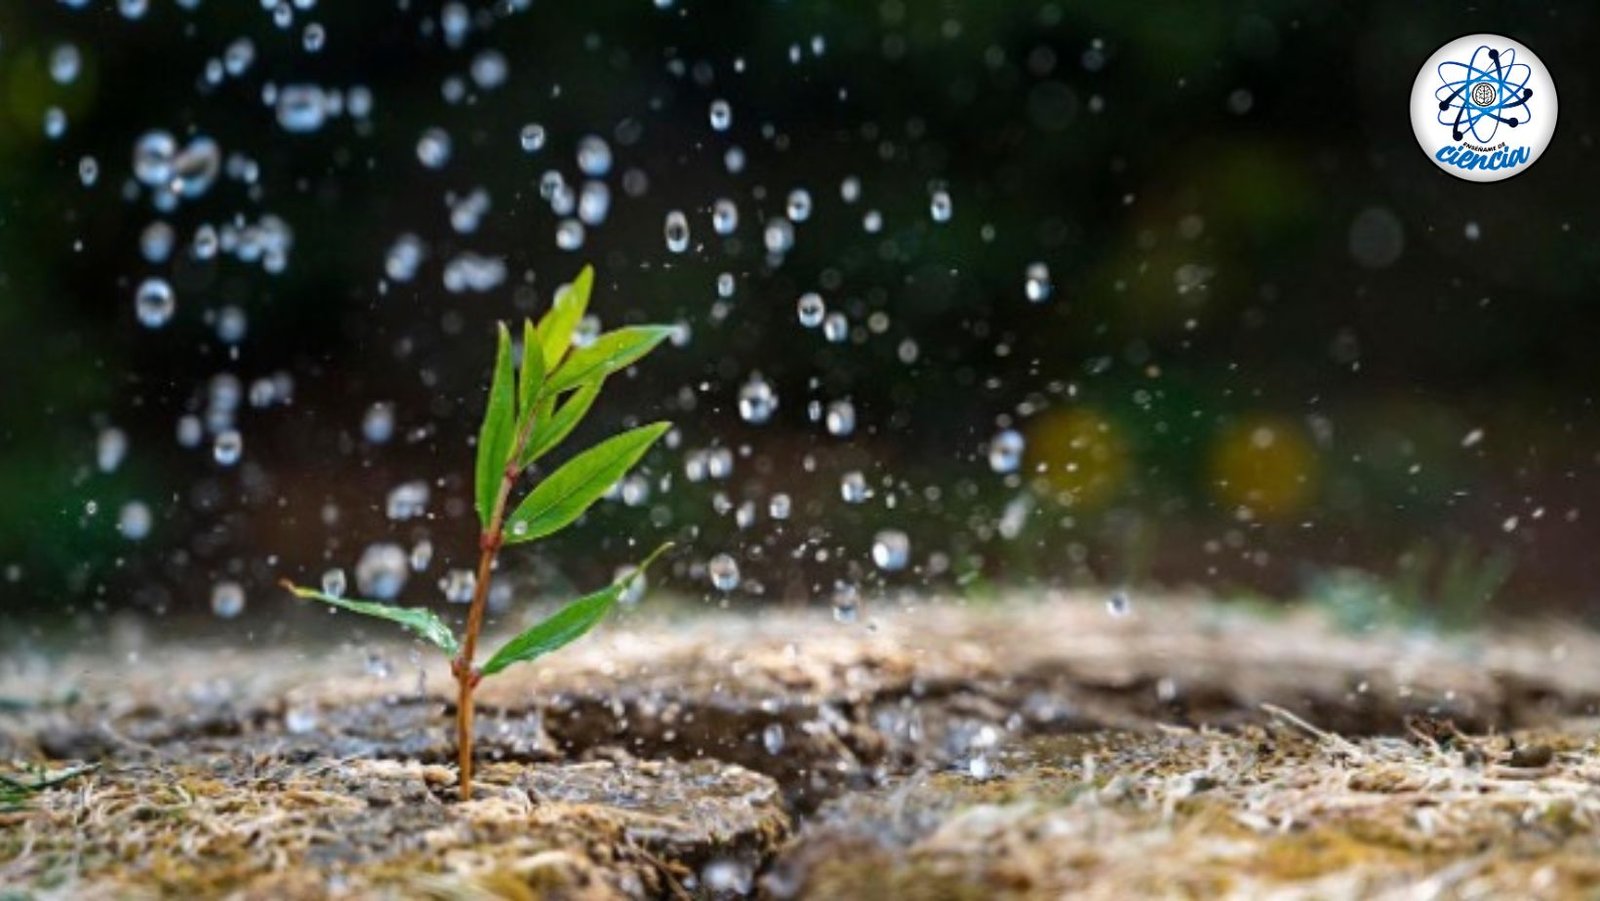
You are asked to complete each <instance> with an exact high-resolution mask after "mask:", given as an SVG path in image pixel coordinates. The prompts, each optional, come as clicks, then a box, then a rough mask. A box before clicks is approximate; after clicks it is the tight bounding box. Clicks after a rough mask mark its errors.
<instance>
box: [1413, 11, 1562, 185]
mask: <svg viewBox="0 0 1600 901" xmlns="http://www.w3.org/2000/svg"><path fill="white" fill-rule="evenodd" d="M1441 106H1443V107H1444V108H1441ZM1513 121H1514V122H1515V123H1516V124H1515V125H1512V124H1511V123H1512V122H1513ZM1411 129H1412V131H1413V132H1415V134H1416V136H1417V143H1418V144H1420V145H1421V146H1422V151H1423V152H1424V153H1426V154H1427V155H1428V159H1430V160H1433V162H1434V165H1436V166H1438V167H1439V168H1441V169H1443V170H1444V171H1446V172H1448V173H1450V174H1451V175H1454V176H1456V177H1457V178H1464V179H1466V180H1468V181H1500V180H1501V179H1506V178H1510V177H1511V176H1513V175H1517V174H1518V173H1520V172H1522V171H1523V170H1525V169H1527V168H1528V167H1529V166H1532V165H1533V164H1534V162H1536V161H1537V160H1538V159H1539V157H1540V156H1541V155H1542V154H1543V153H1544V149H1545V147H1547V146H1549V144H1550V138H1551V137H1552V136H1553V135H1554V134H1555V130H1556V87H1555V83H1554V82H1552V81H1551V80H1550V72H1549V70H1547V69H1546V68H1545V67H1544V63H1543V62H1542V61H1540V59H1539V57H1538V56H1536V55H1535V54H1534V53H1533V51H1531V50H1529V49H1528V48H1527V47H1525V46H1523V45H1522V44H1521V43H1519V42H1517V41H1514V40H1512V39H1510V38H1508V37H1503V36H1501V35H1497V34H1469V35H1464V36H1462V37H1459V38H1456V39H1455V40H1453V41H1451V42H1450V43H1448V44H1445V45H1444V46H1443V47H1440V48H1439V49H1438V50H1435V51H1434V53H1433V55H1432V56H1430V57H1428V61H1427V62H1426V63H1423V65H1422V70H1421V71H1419V72H1418V73H1417V80H1416V82H1415V83H1414V84H1413V85H1412V86H1411ZM1458 135H1459V137H1458Z"/></svg>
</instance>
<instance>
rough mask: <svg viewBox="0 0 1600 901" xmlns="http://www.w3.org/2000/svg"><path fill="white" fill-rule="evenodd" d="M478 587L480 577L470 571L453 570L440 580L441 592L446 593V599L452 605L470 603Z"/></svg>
mask: <svg viewBox="0 0 1600 901" xmlns="http://www.w3.org/2000/svg"><path fill="white" fill-rule="evenodd" d="M477 586H478V576H477V574H476V573H474V572H473V571H472V570H470V569H451V570H449V571H447V572H446V573H445V574H444V578H442V579H440V580H439V590H440V591H442V592H444V599H445V600H446V601H449V602H450V603H452V604H466V603H470V602H471V601H472V593H473V591H474V590H475V589H476V588H477Z"/></svg>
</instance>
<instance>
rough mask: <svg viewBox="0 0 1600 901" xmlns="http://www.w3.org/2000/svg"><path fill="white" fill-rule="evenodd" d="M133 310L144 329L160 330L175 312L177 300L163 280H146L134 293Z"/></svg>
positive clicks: (170, 287) (169, 286)
mask: <svg viewBox="0 0 1600 901" xmlns="http://www.w3.org/2000/svg"><path fill="white" fill-rule="evenodd" d="M133 308H134V311H135V313H137V315H138V317H139V322H140V324H142V325H143V326H144V327H145V328H160V327H162V326H163V325H166V324H167V320H169V319H171V318H172V314H173V312H174V311H176V310H177V308H178V299H177V297H176V296H175V295H174V294H173V293H172V286H171V285H169V284H167V282H166V280H165V279H160V278H147V279H145V280H144V281H142V282H140V283H139V288H138V290H137V291H135V292H134V295H133Z"/></svg>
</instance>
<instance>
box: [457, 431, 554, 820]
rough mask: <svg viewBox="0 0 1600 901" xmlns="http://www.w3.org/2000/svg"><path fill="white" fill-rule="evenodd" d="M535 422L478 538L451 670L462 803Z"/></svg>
mask: <svg viewBox="0 0 1600 901" xmlns="http://www.w3.org/2000/svg"><path fill="white" fill-rule="evenodd" d="M533 420H534V417H533V416H532V415H529V416H528V421H527V422H525V423H523V425H522V428H521V430H520V431H518V432H517V440H516V442H515V446H514V447H512V449H511V457H510V459H509V460H508V461H507V463H506V469H505V475H503V476H502V477H501V479H500V491H499V493H498V494H496V495H495V499H494V509H493V510H491V511H490V512H489V521H488V525H486V526H484V529H483V533H482V535H480V536H479V538H478V581H477V583H476V584H474V585H473V586H472V607H471V608H470V609H468V611H467V631H466V634H465V635H464V636H463V637H462V641H461V653H460V654H459V655H457V657H456V659H455V661H454V662H453V663H452V664H451V666H450V671H451V673H452V674H453V675H454V676H455V678H456V689H457V690H456V754H457V758H456V759H457V763H458V765H459V766H460V769H461V779H460V788H461V800H463V801H470V800H472V743H473V732H472V713H473V701H472V692H473V689H476V688H477V687H478V682H479V680H481V679H482V678H483V674H482V673H480V672H479V671H478V668H477V667H476V666H475V665H474V664H473V658H475V657H476V656H477V653H478V632H479V631H481V630H482V629H483V614H484V610H485V608H487V607H488V605H489V577H490V575H491V574H492V573H493V571H494V560H495V557H496V556H497V555H498V554H499V553H500V546H501V545H502V544H504V543H505V531H504V526H505V516H506V500H507V499H508V498H509V497H510V496H511V489H512V488H513V487H515V486H516V483H517V476H518V475H519V474H520V473H521V472H522V467H521V466H519V465H518V464H517V460H518V458H520V457H521V456H522V448H523V447H524V446H525V445H526V444H527V442H528V436H529V435H531V434H532V433H533Z"/></svg>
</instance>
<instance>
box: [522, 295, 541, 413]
mask: <svg viewBox="0 0 1600 901" xmlns="http://www.w3.org/2000/svg"><path fill="white" fill-rule="evenodd" d="M543 385H544V350H543V349H541V348H540V346H539V336H538V335H537V334H536V333H535V332H534V328H533V323H532V322H529V321H528V320H526V319H524V320H522V369H521V371H520V372H518V373H517V420H518V421H519V422H520V421H522V418H523V417H524V416H527V415H528V411H529V410H532V409H533V405H534V401H536V400H538V399H539V389H540V388H541V387H542V386H543Z"/></svg>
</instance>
